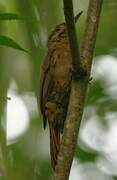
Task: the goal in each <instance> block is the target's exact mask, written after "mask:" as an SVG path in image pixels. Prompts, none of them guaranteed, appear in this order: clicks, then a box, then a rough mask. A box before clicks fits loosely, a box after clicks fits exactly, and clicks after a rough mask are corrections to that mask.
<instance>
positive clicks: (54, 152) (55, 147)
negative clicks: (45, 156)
mask: <svg viewBox="0 0 117 180" xmlns="http://www.w3.org/2000/svg"><path fill="white" fill-rule="evenodd" d="M49 129H50V154H51V164H52V168H53V170H55V167H56V164H57V158H58V153H59V148H60V130H59V129H58V128H56V127H53V126H52V125H49Z"/></svg>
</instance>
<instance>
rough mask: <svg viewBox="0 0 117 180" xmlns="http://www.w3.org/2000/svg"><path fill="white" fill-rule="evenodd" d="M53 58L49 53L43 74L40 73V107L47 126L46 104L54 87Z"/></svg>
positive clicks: (43, 65) (44, 123) (44, 63)
mask: <svg viewBox="0 0 117 180" xmlns="http://www.w3.org/2000/svg"><path fill="white" fill-rule="evenodd" d="M50 63H51V59H50V56H49V54H48V55H47V57H46V58H45V60H44V62H43V64H42V67H41V75H40V109H41V113H42V115H43V125H44V128H45V127H46V121H47V120H46V116H45V104H46V101H47V98H48V96H49V94H50V91H51V89H52V86H53V83H52V76H51V72H50V71H51V70H50V69H51V67H50Z"/></svg>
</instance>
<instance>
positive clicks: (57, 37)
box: [40, 12, 82, 170]
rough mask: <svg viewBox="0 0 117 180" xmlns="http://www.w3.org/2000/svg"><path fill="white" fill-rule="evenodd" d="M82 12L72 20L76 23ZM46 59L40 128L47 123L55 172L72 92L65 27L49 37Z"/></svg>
mask: <svg viewBox="0 0 117 180" xmlns="http://www.w3.org/2000/svg"><path fill="white" fill-rule="evenodd" d="M81 14H82V12H80V13H79V14H78V15H77V16H75V22H76V21H77V20H78V19H79V17H80V15H81ZM47 48H48V51H47V55H46V57H45V60H44V62H43V64H42V66H41V73H40V110H41V114H42V117H43V126H44V129H45V128H46V124H47V122H48V125H49V134H50V154H51V165H52V168H53V170H55V167H56V164H57V158H58V153H59V150H60V143H61V137H62V133H63V129H64V122H65V119H66V115H67V109H68V104H69V98H70V91H71V81H72V75H71V69H72V68H71V67H72V64H71V51H70V44H69V38H68V34H67V27H66V24H65V23H61V24H59V25H57V26H56V27H55V29H54V30H53V31H52V32H51V34H50V36H49V37H48V42H47Z"/></svg>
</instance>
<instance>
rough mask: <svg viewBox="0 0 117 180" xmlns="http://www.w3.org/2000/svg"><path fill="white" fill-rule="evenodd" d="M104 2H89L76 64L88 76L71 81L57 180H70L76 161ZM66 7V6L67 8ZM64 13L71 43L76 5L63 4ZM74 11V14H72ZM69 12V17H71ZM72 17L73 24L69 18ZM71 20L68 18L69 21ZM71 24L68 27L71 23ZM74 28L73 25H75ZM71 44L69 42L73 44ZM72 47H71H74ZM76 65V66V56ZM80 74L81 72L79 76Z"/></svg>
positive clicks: (95, 0)
mask: <svg viewBox="0 0 117 180" xmlns="http://www.w3.org/2000/svg"><path fill="white" fill-rule="evenodd" d="M102 3H103V0H90V1H89V8H88V13H87V20H86V28H85V33H84V39H83V44H82V50H81V58H80V61H79V60H78V62H77V64H79V65H81V66H82V67H81V68H82V69H84V67H85V71H86V72H87V73H86V74H85V76H84V75H83V76H79V78H78V79H74V80H73V81H72V89H71V95H70V103H69V107H68V113H67V117H66V122H65V127H64V132H63V137H62V141H61V147H60V152H59V156H58V162H57V166H56V169H55V174H54V180H68V179H69V174H70V169H71V165H72V161H73V156H74V151H75V147H76V144H77V136H78V134H79V128H80V124H81V119H82V114H83V109H84V103H85V97H86V92H87V88H88V82H89V76H90V71H91V65H92V57H93V52H94V47H95V42H96V36H97V30H98V25H99V17H100V12H101V7H102ZM65 4H67V6H65ZM64 8H65V10H64V12H65V17H66V20H67V21H66V23H67V28H68V29H70V30H68V32H71V35H70V33H68V35H69V40H70V39H72V37H70V36H74V39H76V35H75V31H74V29H73V32H72V29H71V27H72V26H70V23H72V22H71V20H73V4H72V0H64ZM71 9H72V10H71ZM68 12H69V13H68ZM70 16H71V19H70V22H69V20H68V19H69V18H70ZM68 17H69V18H68ZM68 22H69V23H68ZM73 25H74V24H73ZM71 43H72V42H71V41H70V44H71ZM74 43H75V44H74V47H75V48H71V54H72V64H74V56H73V54H75V55H77V59H78V58H79V53H78V52H76V51H78V50H77V48H78V44H77V41H74ZM72 46H73V45H71V46H70V47H72ZM75 63H76V56H75ZM78 73H79V72H78Z"/></svg>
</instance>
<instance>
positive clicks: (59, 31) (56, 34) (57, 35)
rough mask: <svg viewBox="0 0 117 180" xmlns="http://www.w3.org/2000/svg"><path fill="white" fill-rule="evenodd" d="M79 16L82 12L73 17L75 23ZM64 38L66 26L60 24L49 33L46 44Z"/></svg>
mask: <svg viewBox="0 0 117 180" xmlns="http://www.w3.org/2000/svg"><path fill="white" fill-rule="evenodd" d="M81 14H82V11H81V12H80V13H78V14H77V15H76V16H75V18H74V21H75V23H76V22H77V21H78V19H79V17H80V15H81ZM66 36H67V28H66V24H65V23H61V24H59V25H57V26H56V27H55V29H54V30H53V31H52V32H51V34H50V36H49V38H48V42H54V41H57V40H59V39H61V38H66Z"/></svg>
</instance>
